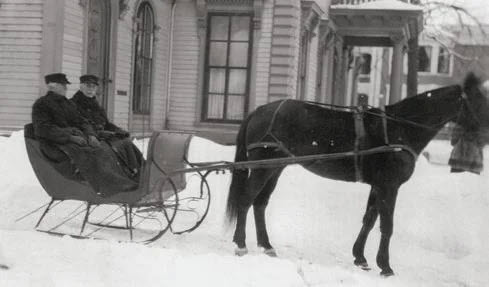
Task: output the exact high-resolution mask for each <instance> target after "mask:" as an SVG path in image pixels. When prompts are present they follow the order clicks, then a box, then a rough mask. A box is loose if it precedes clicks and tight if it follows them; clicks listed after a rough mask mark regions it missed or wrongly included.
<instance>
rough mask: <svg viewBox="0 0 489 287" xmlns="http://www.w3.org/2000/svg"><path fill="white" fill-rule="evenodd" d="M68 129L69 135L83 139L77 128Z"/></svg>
mask: <svg viewBox="0 0 489 287" xmlns="http://www.w3.org/2000/svg"><path fill="white" fill-rule="evenodd" d="M69 129H70V134H71V135H74V136H80V137H83V136H84V135H83V132H82V131H81V130H79V129H77V128H69Z"/></svg>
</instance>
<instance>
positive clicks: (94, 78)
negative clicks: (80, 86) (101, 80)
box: [80, 75, 98, 85]
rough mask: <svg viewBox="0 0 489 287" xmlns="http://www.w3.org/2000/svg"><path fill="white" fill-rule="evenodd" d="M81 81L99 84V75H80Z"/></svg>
mask: <svg viewBox="0 0 489 287" xmlns="http://www.w3.org/2000/svg"><path fill="white" fill-rule="evenodd" d="M80 83H84V84H90V83H91V84H96V85H98V77H97V76H94V75H83V76H81V77H80Z"/></svg>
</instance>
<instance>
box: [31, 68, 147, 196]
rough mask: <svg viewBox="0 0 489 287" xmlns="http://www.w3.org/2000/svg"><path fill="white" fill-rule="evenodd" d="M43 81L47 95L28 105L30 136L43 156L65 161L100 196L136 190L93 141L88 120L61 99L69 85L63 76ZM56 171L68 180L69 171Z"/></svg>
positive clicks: (106, 151) (108, 152) (107, 152)
mask: <svg viewBox="0 0 489 287" xmlns="http://www.w3.org/2000/svg"><path fill="white" fill-rule="evenodd" d="M44 79H45V82H46V84H47V86H48V92H47V94H46V95H45V96H42V97H40V98H39V99H37V100H36V102H35V103H34V105H33V106H32V124H33V128H34V135H35V136H36V138H37V139H38V140H39V141H40V148H41V151H42V152H43V154H44V155H45V156H46V157H47V158H48V159H50V160H51V161H52V162H55V163H61V162H68V164H70V166H73V167H74V168H73V171H74V172H75V173H79V174H80V175H81V177H82V178H83V179H84V180H86V181H88V182H89V183H90V185H91V186H92V187H93V188H94V190H95V191H96V192H97V193H98V194H99V195H101V196H109V195H112V194H114V193H117V192H121V191H130V190H134V189H136V188H137V186H138V183H137V182H136V181H134V180H132V179H129V178H128V177H127V176H126V175H125V174H124V173H123V172H122V171H121V170H120V168H118V164H117V159H116V158H115V156H113V152H112V151H111V149H110V147H109V146H107V145H105V146H104V145H103V144H101V143H100V142H99V141H98V140H97V138H96V136H95V135H96V133H95V131H94V129H93V128H92V126H91V125H90V123H89V122H88V120H86V119H85V118H84V117H82V116H81V115H80V113H79V112H78V110H77V108H76V106H75V105H74V104H73V103H72V102H70V101H69V100H68V99H67V98H66V97H65V95H66V90H67V86H66V85H67V84H70V82H69V81H68V79H66V75H65V74H62V73H56V74H49V75H46V76H45V78H44ZM55 168H56V165H55ZM57 170H58V171H59V172H60V173H61V174H63V175H64V176H67V177H70V175H69V174H68V173H69V172H70V171H66V170H60V168H57Z"/></svg>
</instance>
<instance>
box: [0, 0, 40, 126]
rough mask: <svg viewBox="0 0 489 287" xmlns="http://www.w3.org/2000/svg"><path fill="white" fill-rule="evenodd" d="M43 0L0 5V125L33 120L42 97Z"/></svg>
mask: <svg viewBox="0 0 489 287" xmlns="http://www.w3.org/2000/svg"><path fill="white" fill-rule="evenodd" d="M42 3H43V1H42V0H2V1H1V6H0V128H1V127H18V128H21V127H22V126H23V125H24V124H25V123H28V122H30V121H31V107H32V104H33V103H34V101H35V100H36V99H37V97H38V96H39V81H40V79H39V77H40V59H41V39H42V9H43V7H42V5H43V4H42Z"/></svg>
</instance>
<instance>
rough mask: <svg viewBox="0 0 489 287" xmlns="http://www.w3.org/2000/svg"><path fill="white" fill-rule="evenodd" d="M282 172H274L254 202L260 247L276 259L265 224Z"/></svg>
mask: <svg viewBox="0 0 489 287" xmlns="http://www.w3.org/2000/svg"><path fill="white" fill-rule="evenodd" d="M282 170H283V169H280V170H277V171H275V172H274V174H273V175H272V176H271V177H270V179H269V180H268V182H267V183H266V185H265V186H264V187H263V189H262V191H261V192H260V194H258V196H257V197H256V199H255V201H254V202H253V212H254V215H255V225H256V239H257V242H258V247H263V248H264V250H265V251H264V252H265V254H267V255H269V256H272V257H276V256H277V253H276V252H275V249H273V247H272V245H271V244H270V240H269V238H268V233H267V226H266V224H265V209H266V208H267V205H268V201H269V199H270V195H271V194H272V192H273V190H274V189H275V186H276V185H277V181H278V178H279V177H280V174H281V173H282Z"/></svg>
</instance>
